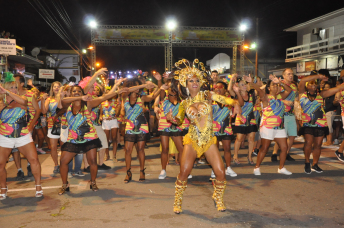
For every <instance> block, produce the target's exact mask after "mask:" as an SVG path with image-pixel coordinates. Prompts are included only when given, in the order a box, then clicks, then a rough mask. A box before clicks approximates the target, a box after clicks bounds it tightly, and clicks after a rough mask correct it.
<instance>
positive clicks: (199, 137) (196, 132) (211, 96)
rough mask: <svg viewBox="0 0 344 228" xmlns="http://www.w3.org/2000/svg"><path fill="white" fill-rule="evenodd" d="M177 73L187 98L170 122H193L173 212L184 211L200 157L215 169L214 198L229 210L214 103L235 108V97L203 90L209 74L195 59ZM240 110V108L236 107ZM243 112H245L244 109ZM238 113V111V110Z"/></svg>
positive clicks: (180, 66) (182, 64) (184, 62)
mask: <svg viewBox="0 0 344 228" xmlns="http://www.w3.org/2000/svg"><path fill="white" fill-rule="evenodd" d="M175 66H176V67H177V68H178V70H177V71H175V72H174V74H175V79H177V80H179V83H180V85H181V90H182V93H183V94H184V95H185V97H186V99H185V100H183V101H182V102H181V103H180V105H179V112H178V114H177V115H176V116H175V117H173V115H172V111H170V112H169V113H168V114H167V116H166V117H167V120H168V121H170V122H172V123H175V124H177V125H180V124H182V122H183V121H184V117H185V115H186V116H187V118H188V119H189V121H190V126H189V131H188V134H186V135H185V137H184V142H183V143H184V150H183V154H182V158H181V162H180V173H179V175H178V176H177V181H176V189H175V200H174V207H173V211H174V212H175V213H176V214H179V213H180V212H182V207H181V206H182V199H183V193H184V191H185V189H186V187H187V186H186V184H187V179H188V175H189V174H190V173H191V170H192V168H193V164H194V161H195V159H196V157H198V158H199V157H201V156H202V155H203V154H205V157H206V159H207V161H208V162H209V164H210V165H211V166H212V168H213V170H214V173H215V176H216V179H214V180H213V186H214V194H213V196H212V198H213V200H214V202H215V206H216V207H217V210H218V211H225V210H226V207H225V205H224V203H223V194H224V191H225V188H226V183H227V182H226V176H225V169H224V164H223V161H222V158H221V156H220V152H219V150H218V147H217V145H216V136H215V135H214V133H213V116H212V102H213V101H217V102H219V103H222V104H227V105H231V106H233V105H235V104H236V102H235V101H234V100H233V99H231V98H226V97H224V96H221V95H217V94H215V93H214V92H210V91H202V90H203V89H202V86H203V84H204V83H206V82H207V77H208V74H207V73H206V71H205V67H204V65H203V63H200V62H199V61H198V59H195V60H194V61H193V63H192V64H191V63H190V62H189V61H188V60H186V59H183V60H180V61H178V62H177V63H176V64H175ZM236 108H237V109H240V107H239V106H238V105H236ZM240 111H241V110H240ZM236 112H238V111H236Z"/></svg>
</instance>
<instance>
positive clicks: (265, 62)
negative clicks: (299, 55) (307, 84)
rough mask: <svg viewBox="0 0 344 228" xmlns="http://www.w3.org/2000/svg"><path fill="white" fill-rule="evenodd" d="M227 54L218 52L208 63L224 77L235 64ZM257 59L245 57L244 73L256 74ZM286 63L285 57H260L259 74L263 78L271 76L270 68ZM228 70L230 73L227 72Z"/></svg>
mask: <svg viewBox="0 0 344 228" xmlns="http://www.w3.org/2000/svg"><path fill="white" fill-rule="evenodd" d="M225 55H226V54H223V53H220V54H217V55H216V56H215V57H214V58H213V59H211V60H208V61H207V62H206V65H207V66H209V67H210V69H211V70H217V71H218V72H219V75H220V77H224V76H226V75H228V74H230V73H229V72H231V67H232V66H233V60H232V59H230V58H229V56H227V57H226V56H225ZM255 64H256V63H255V59H248V58H245V59H244V74H245V75H249V74H251V75H254V74H255V66H256V65H255ZM283 64H284V59H276V58H260V59H258V76H259V77H261V78H268V77H269V70H270V69H274V68H276V67H277V66H279V65H283ZM239 66H240V59H238V60H237V69H238V67H239ZM225 72H228V73H225Z"/></svg>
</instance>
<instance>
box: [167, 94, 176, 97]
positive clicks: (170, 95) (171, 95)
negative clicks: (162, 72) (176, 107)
mask: <svg viewBox="0 0 344 228" xmlns="http://www.w3.org/2000/svg"><path fill="white" fill-rule="evenodd" d="M168 96H169V97H177V94H174V95H173V94H169V95H168Z"/></svg>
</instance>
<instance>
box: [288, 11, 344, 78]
mask: <svg viewBox="0 0 344 228" xmlns="http://www.w3.org/2000/svg"><path fill="white" fill-rule="evenodd" d="M284 31H286V32H297V46H296V47H290V48H287V50H286V59H285V62H286V63H295V65H296V71H297V72H296V73H297V75H309V74H310V72H311V71H312V70H319V69H328V70H329V71H330V74H331V76H338V75H339V72H340V70H341V69H342V68H343V57H344V8H342V9H338V10H336V11H333V12H331V13H328V14H325V15H323V16H320V17H317V18H314V19H312V20H309V21H306V22H304V23H301V24H298V25H295V26H293V27H291V28H288V29H285V30H284Z"/></svg>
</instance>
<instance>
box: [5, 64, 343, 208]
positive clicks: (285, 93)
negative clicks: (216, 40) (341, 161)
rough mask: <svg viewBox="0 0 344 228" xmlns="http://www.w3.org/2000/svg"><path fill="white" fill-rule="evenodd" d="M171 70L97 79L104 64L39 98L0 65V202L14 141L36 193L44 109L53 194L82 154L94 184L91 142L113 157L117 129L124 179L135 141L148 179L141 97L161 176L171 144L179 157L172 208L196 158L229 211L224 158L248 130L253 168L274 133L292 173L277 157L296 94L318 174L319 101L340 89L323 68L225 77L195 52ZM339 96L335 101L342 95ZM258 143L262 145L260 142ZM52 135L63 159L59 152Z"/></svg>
mask: <svg viewBox="0 0 344 228" xmlns="http://www.w3.org/2000/svg"><path fill="white" fill-rule="evenodd" d="M175 68H176V70H174V71H173V72H169V73H164V75H163V76H161V75H160V74H159V73H156V74H155V75H154V77H155V78H156V79H157V81H158V83H157V85H156V84H154V83H152V82H150V81H145V80H144V78H143V77H140V78H136V77H135V78H132V79H118V80H116V82H115V84H114V85H113V86H112V87H109V86H101V85H99V84H97V83H96V81H97V78H98V77H99V76H100V75H106V72H107V69H106V68H102V69H100V70H99V71H97V72H96V73H95V74H94V75H93V76H92V77H86V78H84V79H83V80H82V81H80V82H79V83H78V85H74V84H66V85H61V83H60V82H54V83H52V85H51V89H50V94H49V95H48V94H45V95H44V96H42V97H41V99H40V100H39V104H38V102H37V94H36V93H35V91H34V90H33V89H32V90H26V89H25V88H24V87H23V86H24V84H25V80H24V78H23V76H22V75H20V74H15V75H13V74H11V73H8V72H7V73H5V74H4V76H5V77H4V78H3V84H2V85H1V86H0V99H1V103H0V121H1V123H0V186H1V193H0V200H3V199H6V196H7V191H8V188H7V185H6V177H7V174H6V169H5V166H6V162H7V160H8V157H9V155H10V153H11V152H12V150H13V148H17V149H18V150H19V152H20V153H22V154H23V155H24V156H25V157H26V158H27V160H28V163H29V164H30V169H31V170H32V174H33V176H34V178H35V186H36V194H35V196H36V197H42V196H43V190H42V186H41V166H40V163H39V160H38V157H37V151H36V147H35V144H34V140H33V137H32V132H33V131H34V130H35V129H39V126H40V125H41V124H42V123H41V121H40V115H41V113H42V114H45V115H46V116H47V125H48V131H47V136H48V138H49V140H50V145H51V156H52V158H53V161H54V164H55V168H54V173H60V175H61V179H62V187H61V188H60V189H59V191H58V194H59V195H63V194H65V193H66V192H67V191H69V187H70V185H69V182H68V172H70V169H71V168H72V167H71V166H70V164H71V163H72V160H73V158H75V160H77V159H76V156H77V155H80V154H85V155H86V156H85V159H84V166H85V168H88V169H89V171H90V177H91V178H90V189H91V190H93V191H98V190H99V189H98V186H97V184H96V178H97V171H98V167H99V165H98V162H97V150H98V151H99V160H101V161H100V163H101V164H100V165H101V166H102V165H105V164H103V161H104V156H105V154H106V151H108V147H109V141H112V143H113V156H114V159H116V151H117V141H116V140H117V136H118V134H121V135H122V136H124V142H125V145H124V151H125V163H126V177H125V179H124V182H125V183H129V182H130V181H131V180H132V172H131V159H132V150H133V148H134V147H135V148H136V150H137V153H138V158H139V162H140V177H139V181H145V152H144V149H145V144H146V142H147V141H148V140H149V138H150V131H149V121H148V120H147V118H146V116H145V114H144V113H145V111H146V107H145V105H144V104H145V102H150V103H152V104H153V109H154V113H153V114H155V115H156V116H157V118H158V121H159V123H158V132H159V135H160V139H161V166H162V171H161V172H160V175H159V179H165V178H166V175H167V173H166V167H167V163H168V160H169V148H171V143H172V144H174V145H173V146H174V147H175V150H176V151H178V156H176V163H178V164H180V172H179V174H178V176H177V180H176V182H175V199H174V206H173V211H174V212H175V213H176V214H179V213H181V212H182V199H183V193H184V191H185V189H186V187H187V181H188V178H190V173H191V171H192V168H193V167H194V163H195V160H196V159H198V158H200V157H203V156H204V157H205V158H206V160H207V162H208V163H209V165H210V166H211V167H212V174H211V177H212V179H211V180H212V182H213V186H214V193H213V195H212V198H213V200H214V202H215V206H216V208H217V210H218V211H225V210H226V207H225V204H224V202H223V196H224V192H225V189H226V183H227V182H226V175H229V176H231V177H235V176H237V174H236V173H235V172H234V171H233V169H232V168H231V164H232V163H235V164H239V160H238V151H239V149H240V147H241V144H242V143H243V141H244V140H245V138H246V139H247V141H248V155H247V161H248V163H249V164H252V165H254V162H253V160H252V154H253V152H256V153H257V162H256V163H255V168H254V169H253V173H254V175H261V170H260V167H261V163H262V161H263V159H264V157H265V155H266V153H267V151H268V148H269V146H270V144H271V141H275V142H276V144H277V145H278V147H279V148H280V150H281V152H280V156H279V157H280V163H279V167H278V169H277V172H278V173H280V174H285V175H291V174H292V173H291V172H290V171H288V170H287V169H286V168H285V167H284V164H285V161H286V159H287V158H288V156H289V157H290V155H289V151H290V148H291V145H292V143H293V141H294V138H295V137H296V136H297V135H298V131H297V119H296V117H295V109H294V106H295V104H296V103H297V102H299V105H300V106H301V109H302V114H301V116H302V118H301V121H302V126H301V129H299V134H301V135H303V136H304V138H305V144H304V153H305V167H304V171H305V173H307V174H310V173H311V172H312V171H313V172H317V173H320V172H322V169H321V168H320V167H319V165H318V161H319V157H320V154H321V143H322V140H323V138H324V136H326V135H327V134H328V133H329V130H328V125H327V120H326V116H325V112H324V108H323V105H324V104H323V99H324V98H326V97H329V96H332V95H335V94H336V93H340V94H341V91H342V90H344V84H341V85H339V86H337V87H334V88H331V89H329V90H326V91H325V90H322V91H320V90H319V88H318V82H319V81H326V80H328V78H327V77H326V76H325V75H321V74H316V75H311V76H308V77H304V78H302V79H301V81H300V82H295V81H293V79H294V74H293V71H292V70H291V69H285V70H284V72H283V80H282V79H279V78H277V77H275V76H273V75H270V78H269V80H268V82H267V83H266V85H263V82H262V81H261V79H260V78H259V77H257V76H255V77H251V76H238V75H236V74H234V75H232V76H231V77H229V78H228V79H227V80H220V79H219V76H218V73H217V72H216V71H212V72H208V71H207V70H206V68H205V66H204V64H203V63H201V62H199V60H198V59H195V60H194V61H193V62H189V61H188V60H186V59H183V60H179V61H178V62H176V64H175ZM146 91H150V93H148V92H146ZM341 97H343V95H341ZM342 100H343V99H339V102H342ZM232 120H233V121H232ZM232 122H233V124H232ZM110 132H111V138H110V137H109V135H110ZM36 135H37V134H36ZM235 136H236V137H235ZM288 139H289V142H288ZM233 140H235V143H234V155H233V161H232V154H231V142H232V141H233ZM258 141H259V143H258V144H261V146H259V145H257V142H258ZM219 142H221V143H222V146H223V149H224V160H225V166H224V164H223V160H222V157H221V155H220V152H219ZM59 143H60V145H61V158H60V163H59V161H58V154H57V145H58V144H59ZM255 144H256V145H255ZM254 148H256V149H254ZM311 153H312V154H313V163H312V164H310V155H311ZM336 155H337V156H338V158H343V154H342V153H339V152H338V151H336ZM79 160H80V159H79ZM76 163H77V161H75V165H76V166H77V164H76ZM79 163H80V161H79ZM79 166H81V164H79Z"/></svg>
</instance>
